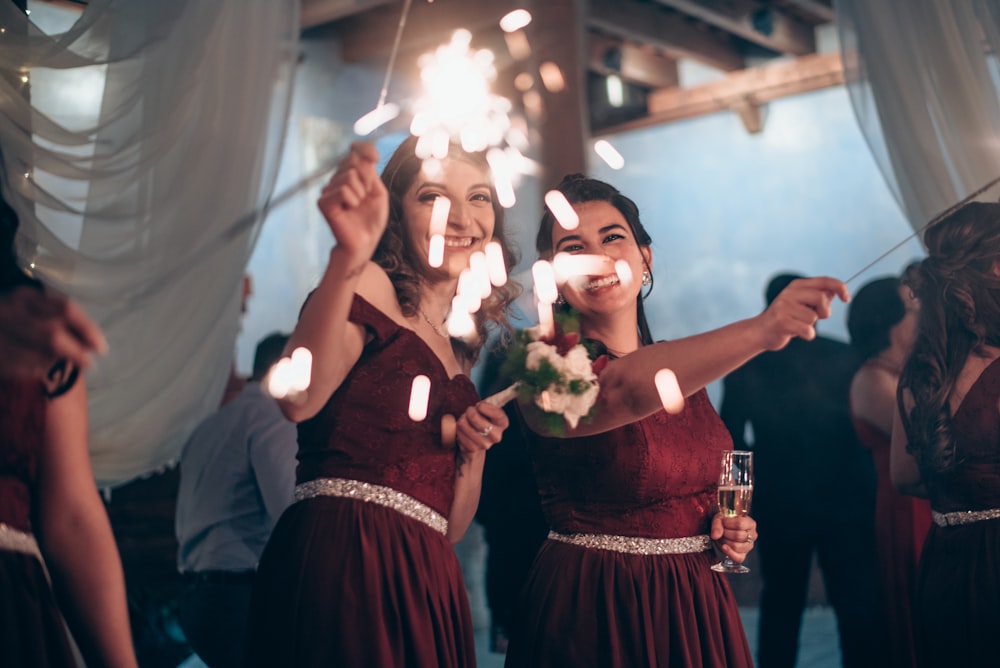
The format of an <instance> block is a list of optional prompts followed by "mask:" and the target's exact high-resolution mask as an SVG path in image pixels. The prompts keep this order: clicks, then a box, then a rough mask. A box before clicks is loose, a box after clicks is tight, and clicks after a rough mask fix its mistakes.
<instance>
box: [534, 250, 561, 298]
mask: <svg viewBox="0 0 1000 668" xmlns="http://www.w3.org/2000/svg"><path fill="white" fill-rule="evenodd" d="M531 277H532V279H533V280H534V283H535V297H536V298H537V299H538V301H539V302H541V303H544V304H552V303H554V302H555V301H556V299H557V298H558V297H559V289H558V288H557V287H556V275H555V271H553V269H552V264H551V263H549V262H546V261H545V260H538V261H537V262H535V264H533V265H531Z"/></svg>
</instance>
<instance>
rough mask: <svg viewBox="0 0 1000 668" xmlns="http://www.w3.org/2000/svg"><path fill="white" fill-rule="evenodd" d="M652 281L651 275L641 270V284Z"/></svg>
mask: <svg viewBox="0 0 1000 668" xmlns="http://www.w3.org/2000/svg"><path fill="white" fill-rule="evenodd" d="M652 282H653V276H652V275H651V274H650V273H649V272H648V271H644V272H642V284H643V286H646V285H649V284H650V283H652Z"/></svg>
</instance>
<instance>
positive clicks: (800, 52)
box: [657, 0, 816, 56]
mask: <svg viewBox="0 0 1000 668" xmlns="http://www.w3.org/2000/svg"><path fill="white" fill-rule="evenodd" d="M657 2H659V3H660V4H661V5H665V6H667V7H670V8H672V9H676V10H677V11H679V12H683V13H684V14H687V15H688V16H691V17H694V18H696V19H699V20H701V21H704V22H705V23H707V24H709V25H712V26H715V27H717V28H721V29H723V30H725V31H726V32H729V33H732V34H734V35H737V36H739V37H742V38H743V39H745V40H747V41H749V42H753V43H755V44H759V45H760V46H763V47H764V48H767V49H770V50H772V51H776V52H778V53H782V54H785V55H795V56H804V55H806V54H809V53H815V51H816V37H815V35H814V31H813V27H812V26H811V25H808V24H806V23H804V22H803V21H801V20H799V19H797V18H795V17H793V16H790V15H788V14H785V13H784V12H781V11H780V10H778V9H776V8H774V7H769V6H765V5H762V4H761V3H759V2H755V1H754V0H657Z"/></svg>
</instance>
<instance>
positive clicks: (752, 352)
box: [522, 278, 848, 437]
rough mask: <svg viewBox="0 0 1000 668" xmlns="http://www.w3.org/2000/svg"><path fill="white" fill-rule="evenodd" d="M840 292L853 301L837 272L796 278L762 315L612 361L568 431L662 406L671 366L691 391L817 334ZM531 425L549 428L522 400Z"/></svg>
mask: <svg viewBox="0 0 1000 668" xmlns="http://www.w3.org/2000/svg"><path fill="white" fill-rule="evenodd" d="M834 296H839V297H840V298H841V299H843V300H844V301H847V299H848V295H847V287H846V286H845V285H844V283H842V282H841V281H838V280H836V279H833V278H808V279H799V280H796V281H793V282H792V283H791V284H790V285H789V286H788V287H787V288H785V290H784V291H782V293H781V294H780V295H779V296H778V297H777V298H776V299H775V300H774V301H773V302H772V303H771V305H770V306H769V307H768V308H767V310H765V311H764V312H763V313H761V314H760V315H757V316H755V317H753V318H749V319H747V320H740V321H738V322H734V323H732V324H729V325H726V326H724V327H720V328H719V329H715V330H712V331H710V332H706V333H704V334H697V335H695V336H689V337H687V338H683V339H678V340H676V341H663V342H661V343H657V344H654V345H651V346H646V347H644V348H640V349H639V350H637V351H635V352H634V353H631V354H629V355H626V356H625V357H622V358H621V359H617V360H614V361H612V362H610V363H609V364H608V365H607V367H605V369H604V371H603V372H602V373H601V376H600V383H601V393H600V395H599V396H598V399H597V405H596V406H595V410H594V418H593V420H591V421H590V422H580V424H579V425H578V426H577V428H576V429H570V430H566V433H565V434H553V435H557V436H564V437H574V436H585V435H590V434H597V433H601V432H605V431H608V430H610V429H614V428H616V427H620V426H622V425H625V424H630V423H632V422H635V421H637V420H640V419H642V418H644V417H646V416H648V415H651V414H653V413H655V412H657V411H659V410H661V409H662V405H661V403H660V397H659V394H658V393H657V391H656V383H655V380H654V376H655V375H656V372H657V371H659V370H660V369H671V370H672V371H673V372H674V374H675V375H676V376H677V382H678V385H679V386H680V390H681V392H682V394H683V395H684V396H685V397H688V396H691V395H692V394H694V393H695V392H697V391H698V390H700V389H702V388H703V387H705V386H706V385H707V384H708V383H710V382H712V381H714V380H716V379H718V378H721V377H722V376H724V375H726V374H727V373H729V372H730V371H732V370H733V369H736V368H737V367H739V366H741V365H743V364H745V363H746V362H747V361H748V360H750V359H751V358H753V357H754V356H756V355H758V354H760V353H762V352H764V351H765V350H779V349H781V348H783V347H784V346H785V345H787V344H788V342H789V341H790V340H791V339H792V337H796V336H798V337H801V338H803V339H806V340H812V339H814V338H815V337H816V330H815V324H816V322H817V320H819V319H821V318H828V317H829V316H830V302H831V300H832V298H833V297H834ZM522 407H523V408H524V409H525V410H524V414H525V417H526V420H527V421H528V423H529V426H530V427H531V428H532V429H533V430H534V431H536V432H540V433H545V429H544V427H542V426H541V425H540V424H539V422H538V420H537V419H533V416H535V417H537V415H538V412H537V409H535V408H534V407H533V406H531V405H529V404H528V403H527V402H522Z"/></svg>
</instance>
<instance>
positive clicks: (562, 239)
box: [552, 201, 651, 318]
mask: <svg viewBox="0 0 1000 668" xmlns="http://www.w3.org/2000/svg"><path fill="white" fill-rule="evenodd" d="M573 209H574V210H575V211H576V213H577V215H578V216H579V217H580V225H579V227H577V228H576V229H573V230H566V229H563V228H562V227H560V226H559V225H554V226H553V228H552V251H553V252H554V253H569V254H570V255H592V256H598V257H600V258H602V260H603V261H602V262H601V264H600V267H594V268H592V269H589V270H588V273H587V274H585V275H583V276H578V277H576V278H574V279H572V280H570V281H568V282H567V283H565V284H564V285H562V286H561V288H560V289H561V291H562V294H563V297H565V299H566V301H567V302H569V304H570V305H571V306H572V307H573V308H575V309H576V310H577V311H579V312H580V314H581V316H582V317H585V318H586V317H588V316H591V315H600V314H603V315H608V314H611V313H615V312H619V311H622V310H624V309H631V310H632V311H633V312H634V311H635V309H636V299H637V297H638V295H639V291H640V290H641V289H642V274H643V272H644V271H647V266H648V265H649V264H650V262H651V253H650V250H649V246H640V245H639V243H638V242H637V241H636V239H635V236H634V235H633V233H632V231H631V228H630V227H629V224H628V222H627V221H626V220H625V217H624V216H623V215H622V213H621V211H619V210H618V209H617V208H615V207H614V206H613V205H612V204H611V203H610V202H605V201H591V202H582V203H579V204H574V205H573ZM619 261H624V262H626V263H627V264H628V268H629V272H628V273H630V274H631V280H628V281H623V280H621V279H620V278H619V274H618V272H617V271H616V270H615V263H616V262H619Z"/></svg>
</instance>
